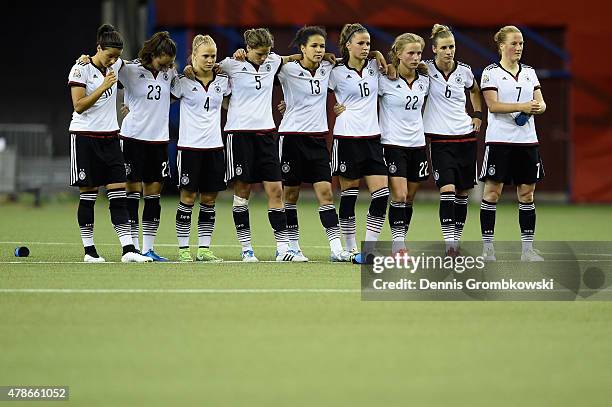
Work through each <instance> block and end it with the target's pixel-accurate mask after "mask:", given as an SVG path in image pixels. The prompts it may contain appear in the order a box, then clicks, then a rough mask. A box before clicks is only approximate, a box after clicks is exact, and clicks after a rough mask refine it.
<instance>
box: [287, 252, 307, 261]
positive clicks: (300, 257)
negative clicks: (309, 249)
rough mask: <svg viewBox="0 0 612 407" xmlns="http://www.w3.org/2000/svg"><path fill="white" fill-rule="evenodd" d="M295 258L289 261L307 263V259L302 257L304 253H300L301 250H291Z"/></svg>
mask: <svg viewBox="0 0 612 407" xmlns="http://www.w3.org/2000/svg"><path fill="white" fill-rule="evenodd" d="M291 251H292V252H293V253H294V254H295V256H294V257H293V260H291V261H295V262H301V263H305V262H307V261H308V257H306V256H304V253H302V251H301V250H291Z"/></svg>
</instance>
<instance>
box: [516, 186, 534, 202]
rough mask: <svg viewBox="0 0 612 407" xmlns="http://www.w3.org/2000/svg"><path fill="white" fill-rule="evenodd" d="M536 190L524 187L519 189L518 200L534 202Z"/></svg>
mask: <svg viewBox="0 0 612 407" xmlns="http://www.w3.org/2000/svg"><path fill="white" fill-rule="evenodd" d="M534 192H535V191H534V190H533V189H524V190H519V191H517V195H518V200H519V201H520V202H525V203H527V202H533V195H534Z"/></svg>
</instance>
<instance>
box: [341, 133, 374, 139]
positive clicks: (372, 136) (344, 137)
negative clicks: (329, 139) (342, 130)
mask: <svg viewBox="0 0 612 407" xmlns="http://www.w3.org/2000/svg"><path fill="white" fill-rule="evenodd" d="M333 138H334V139H337V138H341V139H351V140H359V139H370V140H372V139H380V134H373V135H371V136H347V135H344V134H334V135H333Z"/></svg>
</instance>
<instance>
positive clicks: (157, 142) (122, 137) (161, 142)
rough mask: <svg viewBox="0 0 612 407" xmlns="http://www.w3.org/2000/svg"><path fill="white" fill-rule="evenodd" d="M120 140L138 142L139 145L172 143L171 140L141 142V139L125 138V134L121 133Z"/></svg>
mask: <svg viewBox="0 0 612 407" xmlns="http://www.w3.org/2000/svg"><path fill="white" fill-rule="evenodd" d="M119 138H120V139H121V140H130V141H136V142H138V143H144V144H168V143H169V142H170V140H166V141H150V140H141V139H139V138H135V137H130V136H124V135H123V134H121V133H119Z"/></svg>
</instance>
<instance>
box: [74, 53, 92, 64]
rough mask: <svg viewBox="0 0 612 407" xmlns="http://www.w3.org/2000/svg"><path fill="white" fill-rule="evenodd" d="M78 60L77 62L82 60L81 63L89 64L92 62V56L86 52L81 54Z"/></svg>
mask: <svg viewBox="0 0 612 407" xmlns="http://www.w3.org/2000/svg"><path fill="white" fill-rule="evenodd" d="M76 61H77V63H78V62H81V63H83V64H88V63H90V62H91V57H90V56H89V55H85V54H83V55H81V56H80V57H79V59H77V60H76Z"/></svg>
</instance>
